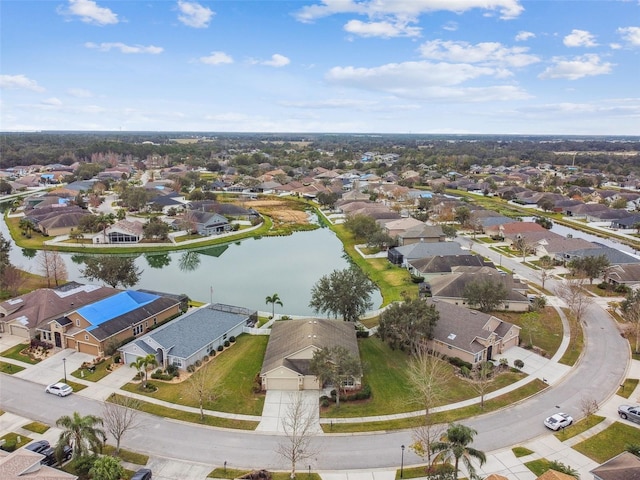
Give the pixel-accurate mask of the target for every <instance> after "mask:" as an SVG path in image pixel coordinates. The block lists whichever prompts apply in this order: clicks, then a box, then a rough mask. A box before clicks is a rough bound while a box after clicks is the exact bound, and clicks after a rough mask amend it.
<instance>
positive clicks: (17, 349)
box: [0, 343, 40, 365]
mask: <svg viewBox="0 0 640 480" xmlns="http://www.w3.org/2000/svg"><path fill="white" fill-rule="evenodd" d="M26 348H29V344H28V343H20V344H18V345H16V346H14V347H11V348H9V349H7V350H5V351H4V352H2V353H0V356H2V357H7V358H12V359H14V360H19V361H21V362H25V363H30V364H31V365H35V364H36V363H39V362H40V359H39V358H35V357H31V356H29V355H25V354H24V353H21V352H22V350H24V349H26Z"/></svg>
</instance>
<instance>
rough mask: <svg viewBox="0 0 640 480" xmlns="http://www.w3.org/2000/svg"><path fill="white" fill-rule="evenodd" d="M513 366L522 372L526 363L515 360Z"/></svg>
mask: <svg viewBox="0 0 640 480" xmlns="http://www.w3.org/2000/svg"><path fill="white" fill-rule="evenodd" d="M513 366H514V367H516V368H517V369H518V370H520V369H521V368H522V367H524V362H523V361H522V360H520V359H517V360H514V361H513Z"/></svg>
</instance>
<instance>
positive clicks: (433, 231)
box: [398, 223, 445, 246]
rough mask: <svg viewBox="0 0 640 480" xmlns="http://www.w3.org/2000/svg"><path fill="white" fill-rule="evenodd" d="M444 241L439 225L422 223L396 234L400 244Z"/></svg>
mask: <svg viewBox="0 0 640 480" xmlns="http://www.w3.org/2000/svg"><path fill="white" fill-rule="evenodd" d="M444 241H445V236H444V233H442V226H440V225H425V224H424V223H423V224H422V225H420V226H416V227H414V228H409V229H408V230H406V231H405V232H403V233H401V234H399V235H398V244H399V245H400V246H404V245H413V244H414V243H420V242H423V243H438V242H444Z"/></svg>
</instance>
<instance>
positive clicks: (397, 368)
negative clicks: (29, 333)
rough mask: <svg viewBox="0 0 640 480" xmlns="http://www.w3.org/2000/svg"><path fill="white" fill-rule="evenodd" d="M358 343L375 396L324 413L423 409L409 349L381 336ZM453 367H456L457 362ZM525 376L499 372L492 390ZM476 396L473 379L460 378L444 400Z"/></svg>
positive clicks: (366, 379)
mask: <svg viewBox="0 0 640 480" xmlns="http://www.w3.org/2000/svg"><path fill="white" fill-rule="evenodd" d="M358 345H359V347H360V355H361V360H362V364H363V365H364V369H365V374H364V379H363V383H365V384H368V385H369V386H370V387H371V391H372V392H373V394H372V396H371V399H370V400H368V401H361V402H341V403H340V407H339V408H338V407H336V406H335V405H331V406H330V407H328V408H326V409H323V410H322V411H321V413H320V415H321V416H322V417H324V418H348V417H369V416H374V415H388V414H392V413H400V412H411V411H415V410H419V409H421V408H422V406H421V405H420V404H418V403H416V402H415V401H414V400H413V399H412V398H411V394H410V392H411V389H412V387H411V385H410V384H409V381H408V379H407V376H406V373H405V372H406V369H407V365H408V364H409V360H410V357H409V356H408V355H407V354H406V353H405V352H401V351H399V350H391V349H390V348H389V347H388V346H387V345H386V344H385V343H383V342H382V340H380V339H379V338H378V337H370V338H365V339H360V340H359V341H358ZM373 366H375V368H373ZM450 368H451V369H452V370H453V369H454V367H453V366H451V367H450ZM522 377H523V374H520V373H512V372H508V373H503V374H501V375H498V376H497V378H496V379H495V380H494V381H493V383H492V385H491V387H490V391H494V390H497V389H500V388H502V387H504V386H506V385H509V384H511V383H513V382H515V381H517V380H519V379H520V378H522ZM454 378H455V377H454ZM398 392H402V394H398ZM475 396H477V393H476V392H475V390H474V389H473V388H472V387H471V386H470V384H469V383H467V382H466V381H464V380H459V379H456V380H455V381H452V382H450V383H449V384H448V385H447V389H446V392H445V393H444V395H443V398H445V399H446V400H443V403H447V404H448V403H455V402H458V401H461V400H466V399H468V398H472V397H475Z"/></svg>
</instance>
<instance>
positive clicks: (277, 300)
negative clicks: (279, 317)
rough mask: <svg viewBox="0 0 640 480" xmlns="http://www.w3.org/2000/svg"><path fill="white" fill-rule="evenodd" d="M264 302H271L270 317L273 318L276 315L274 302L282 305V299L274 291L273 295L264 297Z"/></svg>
mask: <svg viewBox="0 0 640 480" xmlns="http://www.w3.org/2000/svg"><path fill="white" fill-rule="evenodd" d="M265 303H267V304H269V303H270V304H271V318H274V317H275V315H276V303H277V304H278V305H280V306H282V300H280V295H278V294H277V293H274V294H273V295H271V296H270V297H267V298H266V299H265Z"/></svg>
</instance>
